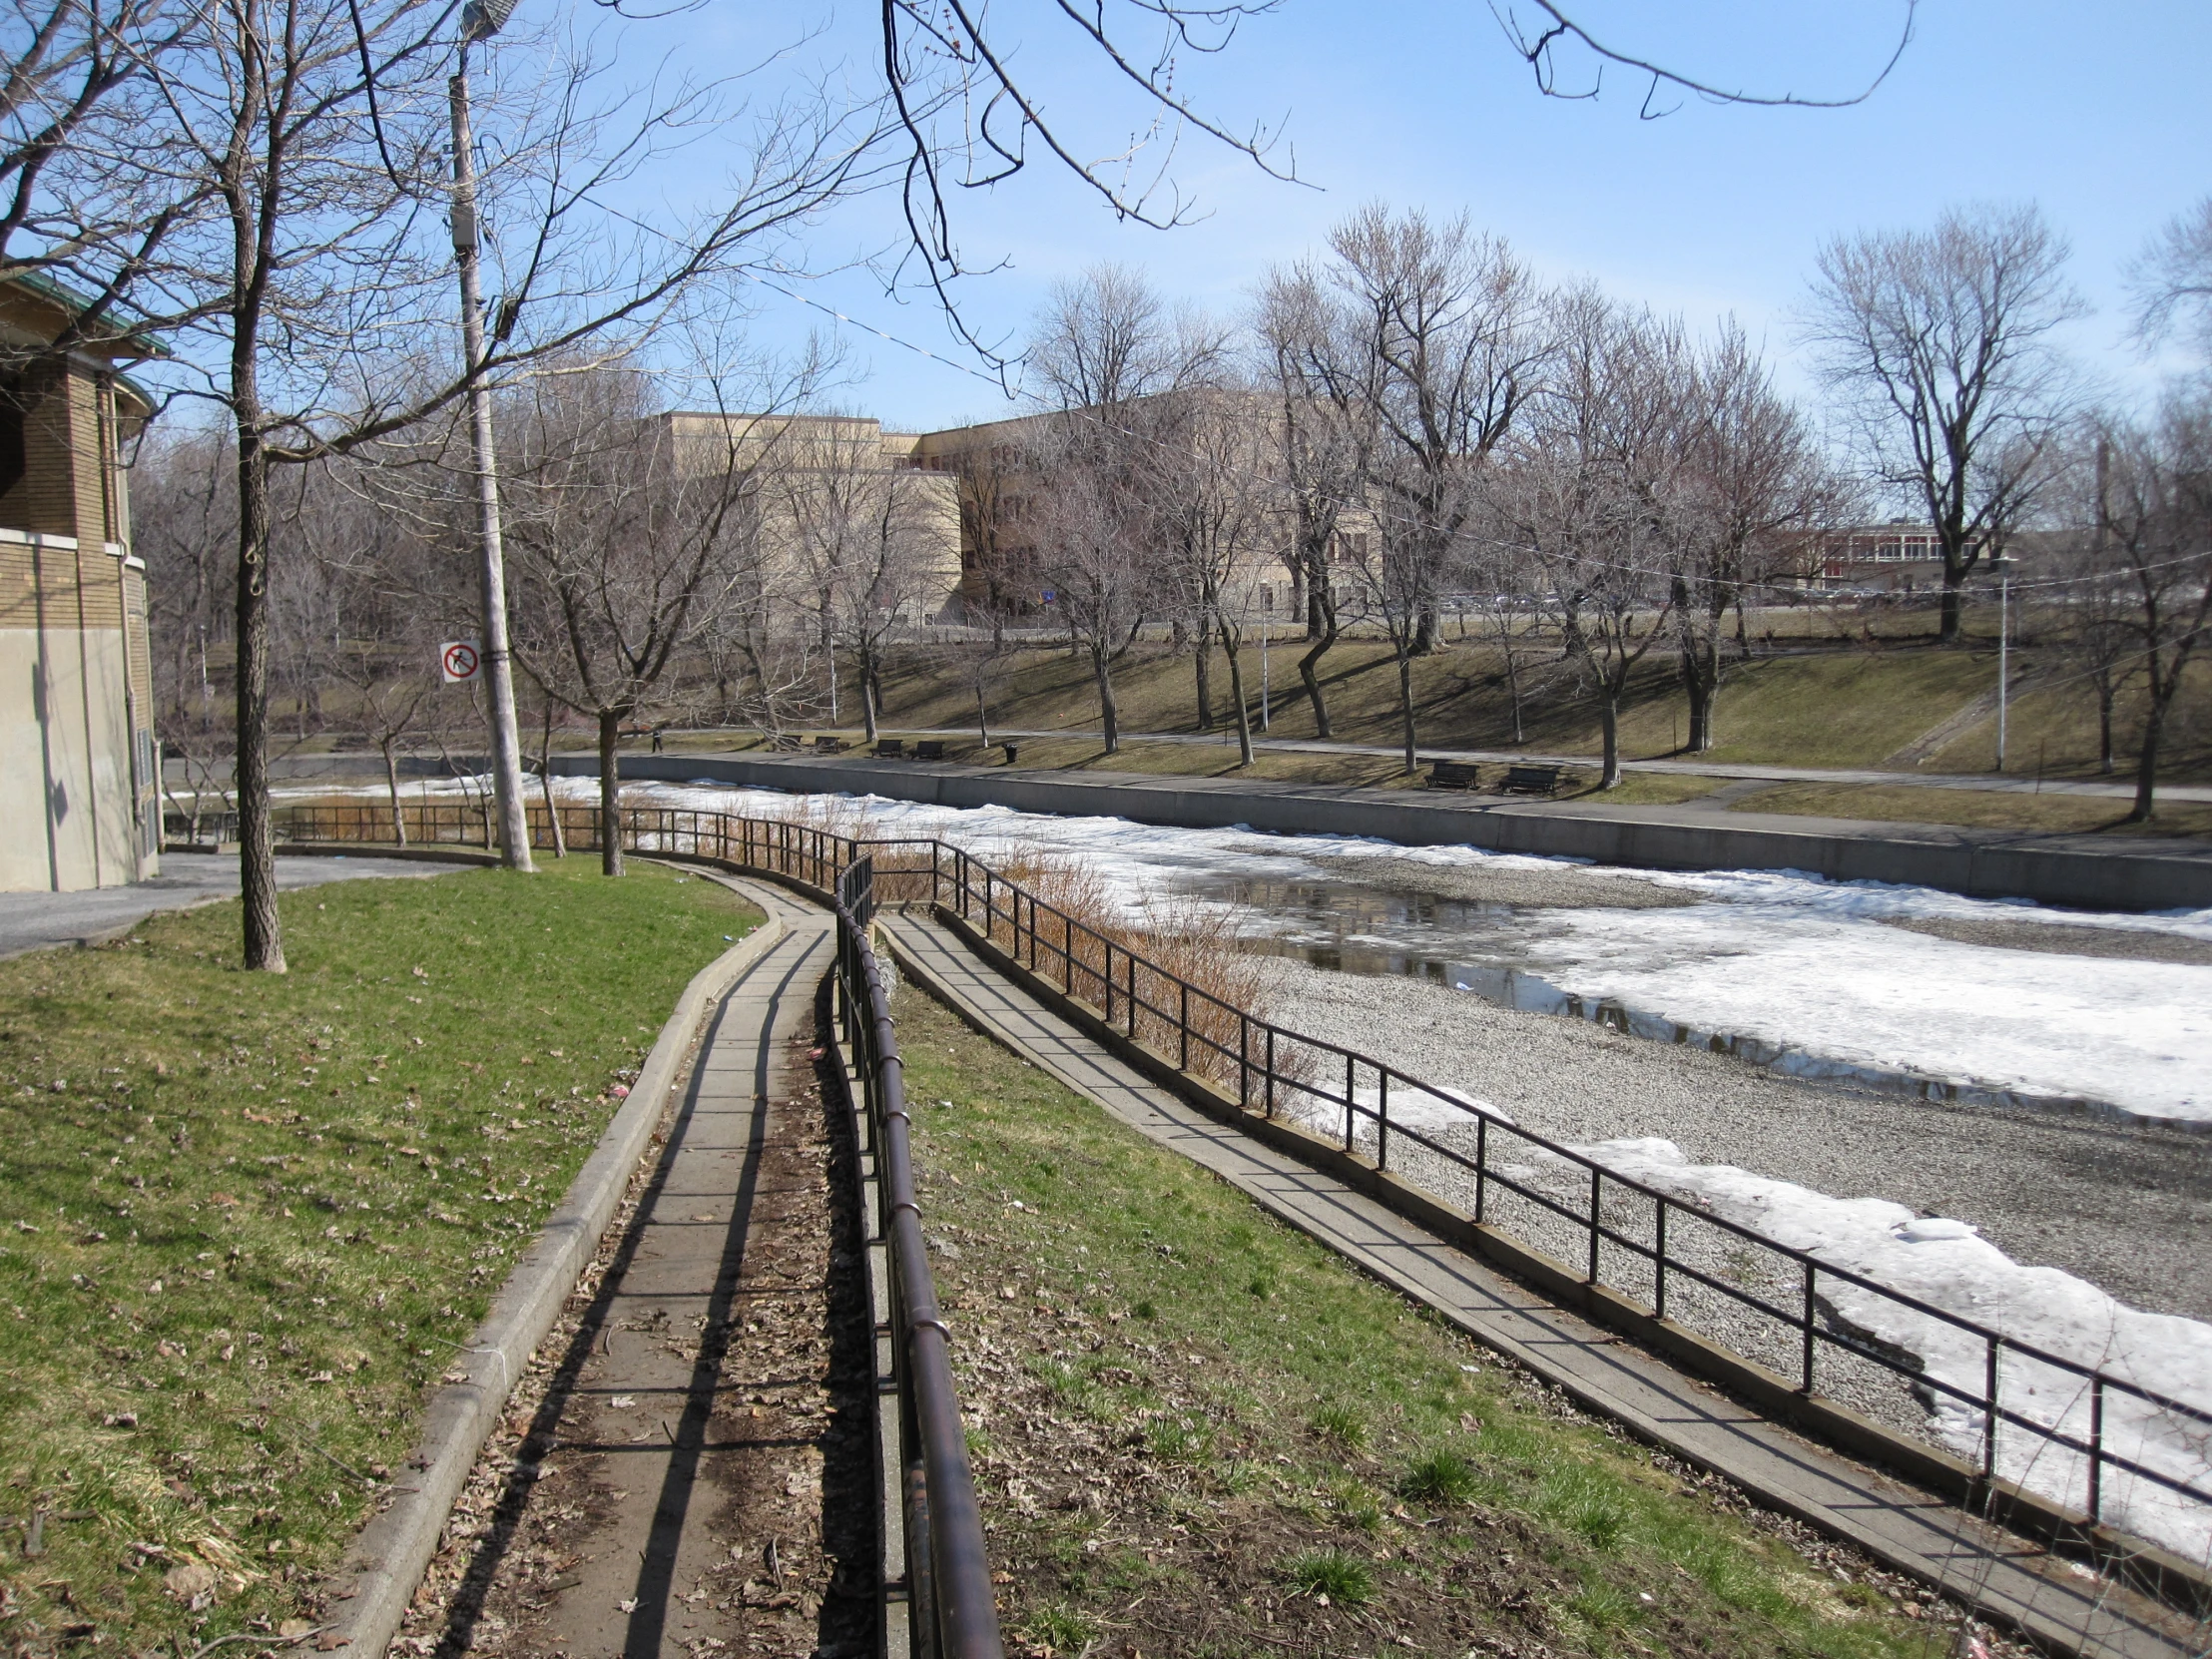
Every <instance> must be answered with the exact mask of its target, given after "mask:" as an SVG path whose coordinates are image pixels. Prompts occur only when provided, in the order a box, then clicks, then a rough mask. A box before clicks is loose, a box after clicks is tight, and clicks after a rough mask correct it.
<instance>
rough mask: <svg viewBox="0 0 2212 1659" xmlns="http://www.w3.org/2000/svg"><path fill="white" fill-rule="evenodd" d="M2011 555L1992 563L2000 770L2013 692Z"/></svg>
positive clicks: (2004, 554) (2003, 556) (2002, 765)
mask: <svg viewBox="0 0 2212 1659" xmlns="http://www.w3.org/2000/svg"><path fill="white" fill-rule="evenodd" d="M2017 562H2018V561H2017V560H2015V559H2014V558H2013V557H2012V555H2011V554H2009V553H1999V554H1998V555H1996V557H1995V558H1993V559H1991V560H1990V561H1989V568H1990V569H1991V570H1994V571H1995V572H1996V573H1997V771H1999V772H2002V771H2003V770H2004V714H2005V704H2006V703H2007V702H2008V701H2010V698H2011V693H2012V676H2011V667H2012V661H2011V652H2012V566H2013V565H2014V564H2015V563H2017Z"/></svg>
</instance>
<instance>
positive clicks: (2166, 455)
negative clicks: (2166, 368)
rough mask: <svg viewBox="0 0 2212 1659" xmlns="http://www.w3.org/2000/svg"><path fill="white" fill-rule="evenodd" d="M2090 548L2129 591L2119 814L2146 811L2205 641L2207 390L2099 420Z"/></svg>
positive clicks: (2209, 574)
mask: <svg viewBox="0 0 2212 1659" xmlns="http://www.w3.org/2000/svg"><path fill="white" fill-rule="evenodd" d="M2103 444H2104V447H2105V454H2106V461H2105V467H2104V478H2103V487H2102V489H2101V490H2100V491H2099V492H2098V493H2099V501H2098V507H2097V532H2098V533H2097V535H2096V537H2095V540H2094V542H2093V544H2092V557H2093V558H2094V559H2095V560H2096V561H2097V565H2098V568H2099V569H2101V570H2105V571H2109V572H2111V573H2112V574H2113V575H2114V576H2115V577H2116V578H2117V579H2118V585H2120V586H2122V587H2123V588H2124V590H2125V591H2126V593H2127V594H2128V596H2129V599H2130V600H2131V602H2132V603H2131V605H2130V608H2129V614H2128V617H2127V624H2126V626H2127V630H2128V633H2129V635H2130V636H2131V638H2130V641H2129V643H2130V644H2131V645H2132V647H2133V650H2134V654H2135V665H2136V669H2137V672H2138V673H2139V674H2140V675H2141V677H2142V681H2143V693H2142V722H2143V724H2142V731H2141V735H2140V737H2139V740H2138V742H2137V746H2136V757H2135V804H2134V807H2133V808H2132V809H2131V810H2130V812H2129V814H2128V819H2129V822H2131V823H2138V824H2139V823H2143V822H2146V821H2147V820H2149V819H2150V818H2151V816H2152V814H2153V812H2154V811H2155V810H2156V805H2157V788H2158V756H2159V747H2160V744H2161V742H2162V741H2163V739H2164V737H2165V732H2166V725H2167V722H2168V720H2169V719H2170V717H2171V716H2172V713H2173V707H2174V701H2175V699H2176V698H2177V697H2178V696H2179V695H2180V693H2181V688H2182V684H2183V682H2184V680H2185V678H2186V677H2187V675H2188V673H2189V665H2190V663H2191V661H2192V660H2193V659H2194V657H2195V656H2196V653H2197V651H2198V649H2199V648H2200V647H2202V646H2203V645H2205V643H2206V642H2207V640H2212V393H2208V392H2207V391H2205V390H2204V389H2203V388H2201V387H2200V388H2196V389H2193V390H2190V391H2185V392H2177V393H2176V394H2174V395H2173V396H2172V397H2170V398H2169V399H2168V401H2167V403H2166V406H2165V408H2164V409H2163V410H2161V411H2160V413H2159V415H2158V417H2157V419H2156V420H2155V421H2154V422H2153V423H2151V424H2149V425H2145V426H2136V425H2131V424H2127V423H2122V422H2118V421H2112V422H2107V423H2106V430H2105V432H2104V434H2103Z"/></svg>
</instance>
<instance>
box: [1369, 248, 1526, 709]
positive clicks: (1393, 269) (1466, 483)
mask: <svg viewBox="0 0 2212 1659" xmlns="http://www.w3.org/2000/svg"><path fill="white" fill-rule="evenodd" d="M1329 246H1330V251H1331V255H1332V260H1331V265H1330V268H1329V272H1328V276H1329V279H1330V281H1331V282H1332V283H1333V285H1334V286H1335V287H1336V289H1337V291H1338V294H1339V297H1340V302H1341V303H1342V305H1343V307H1344V310H1345V312H1346V325H1345V327H1344V329H1343V332H1342V335H1341V338H1342V343H1343V344H1344V345H1345V346H1347V347H1349V348H1350V352H1349V355H1348V356H1347V357H1346V358H1345V359H1344V360H1341V361H1339V362H1338V363H1337V364H1336V365H1335V366H1334V368H1333V369H1332V371H1331V374H1330V380H1331V383H1332V386H1333V389H1334V395H1335V398H1336V400H1337V401H1338V402H1339V403H1340V404H1342V405H1345V406H1347V407H1350V408H1356V409H1358V410H1359V411H1361V413H1362V414H1364V416H1365V417H1366V420H1367V421H1368V422H1370V423H1372V426H1373V429H1374V432H1375V449H1374V452H1373V455H1372V458H1371V462H1370V465H1369V468H1368V485H1369V489H1370V493H1371V496H1372V499H1373V505H1374V508H1375V511H1376V512H1377V513H1378V514H1379V515H1381V516H1383V517H1384V518H1386V519H1387V520H1389V521H1390V523H1389V525H1388V527H1386V528H1385V529H1384V531H1383V539H1384V540H1387V541H1388V542H1390V544H1391V547H1392V552H1391V555H1390V563H1391V565H1392V568H1393V570H1395V571H1397V572H1398V579H1400V580H1402V581H1404V582H1407V583H1409V584H1411V590H1412V594H1413V601H1414V628H1413V633H1412V636H1411V640H1410V642H1409V644H1410V649H1411V650H1412V651H1413V652H1414V653H1415V654H1416V655H1419V654H1422V653H1425V652H1427V651H1429V650H1431V649H1433V648H1434V645H1435V641H1436V602H1437V598H1438V595H1439V592H1440V589H1441V586H1442V583H1443V580H1444V575H1445V572H1446V570H1447V569H1448V568H1449V566H1450V563H1451V561H1452V560H1453V558H1454V557H1456V556H1457V554H1458V553H1459V551H1460V539H1461V533H1462V531H1463V530H1464V529H1465V526H1466V523H1467V520H1468V518H1469V516H1470V515H1471V514H1472V513H1473V512H1474V511H1475V503H1476V499H1477V487H1476V480H1477V478H1478V476H1479V474H1480V472H1481V470H1482V467H1483V465H1484V463H1485V462H1486V461H1487V460H1488V459H1489V456H1490V452H1491V451H1492V450H1493V449H1495V448H1496V447H1497V445H1498V443H1499V442H1500V440H1502V439H1503V438H1504V436H1505V434H1506V432H1507V430H1508V429H1509V428H1510V427H1511V425H1512V422H1513V418H1514V416H1515V415H1516V414H1517V413H1518V412H1519V410H1520V408H1521V405H1522V404H1523V402H1524V401H1525V400H1526V399H1527V398H1528V396H1529V395H1530V394H1531V393H1532V392H1534V391H1535V390H1536V389H1537V388H1538V387H1539V386H1540V385H1541V383H1542V378H1543V373H1544V365H1545V361H1546V358H1547V356H1548V355H1549V352H1550V349H1551V347H1550V342H1549V340H1548V339H1547V338H1546V332H1545V329H1544V326H1543V305H1542V295H1541V293H1540V291H1539V290H1538V288H1537V287H1536V284H1535V283H1534V281H1533V280H1532V279H1531V278H1530V277H1529V276H1528V273H1527V271H1526V270H1525V269H1524V268H1523V267H1522V266H1521V265H1520V263H1519V262H1518V261H1517V260H1515V259H1514V258H1513V256H1512V253H1511V252H1510V251H1509V250H1508V249H1507V248H1506V246H1505V245H1504V244H1503V243H1502V242H1499V241H1497V240H1496V239H1494V238H1491V237H1488V236H1482V235H1477V234H1476V233H1475V232H1474V230H1473V229H1472V227H1471V226H1470V225H1469V224H1468V222H1467V220H1466V218H1465V216H1463V215H1462V216H1461V217H1460V218H1458V219H1455V220H1452V221H1450V222H1448V223H1446V224H1442V225H1433V224H1431V223H1430V222H1429V220H1428V218H1427V216H1426V215H1424V214H1421V213H1419V212H1417V211H1416V212H1411V213H1406V214H1403V215H1399V216H1392V215H1391V214H1390V213H1389V212H1388V211H1387V210H1386V209H1384V208H1383V207H1381V206H1375V207H1370V208H1366V209H1363V210H1362V211H1361V212H1360V213H1358V214H1356V215H1354V216H1353V217H1352V218H1351V219H1350V220H1348V221H1346V222H1345V223H1344V224H1343V225H1340V226H1339V227H1338V228H1337V229H1336V230H1335V231H1334V232H1333V233H1332V234H1331V236H1330V239H1329ZM1401 678H1403V676H1402V675H1401Z"/></svg>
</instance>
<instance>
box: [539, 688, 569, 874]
mask: <svg viewBox="0 0 2212 1659" xmlns="http://www.w3.org/2000/svg"><path fill="white" fill-rule="evenodd" d="M538 787H539V788H540V789H542V790H543V791H544V792H545V822H546V826H547V828H548V829H550V830H552V831H553V856H554V857H556V858H565V857H567V856H568V837H567V836H566V835H564V834H562V833H561V808H560V804H559V803H558V802H557V801H555V800H554V799H553V700H552V699H551V698H550V697H549V698H547V699H546V700H545V736H544V739H543V740H542V741H541V742H540V744H539V745H538Z"/></svg>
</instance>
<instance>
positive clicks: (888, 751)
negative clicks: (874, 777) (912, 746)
mask: <svg viewBox="0 0 2212 1659" xmlns="http://www.w3.org/2000/svg"><path fill="white" fill-rule="evenodd" d="M875 758H876V759H877V760H878V761H902V760H904V759H905V758H906V740H905V739H904V738H879V739H877V740H876V744H875Z"/></svg>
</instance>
